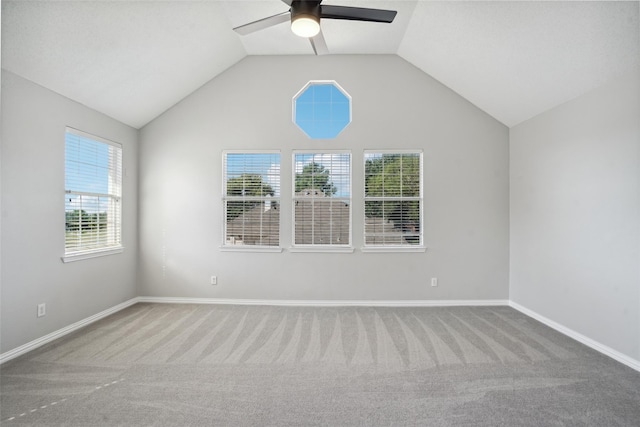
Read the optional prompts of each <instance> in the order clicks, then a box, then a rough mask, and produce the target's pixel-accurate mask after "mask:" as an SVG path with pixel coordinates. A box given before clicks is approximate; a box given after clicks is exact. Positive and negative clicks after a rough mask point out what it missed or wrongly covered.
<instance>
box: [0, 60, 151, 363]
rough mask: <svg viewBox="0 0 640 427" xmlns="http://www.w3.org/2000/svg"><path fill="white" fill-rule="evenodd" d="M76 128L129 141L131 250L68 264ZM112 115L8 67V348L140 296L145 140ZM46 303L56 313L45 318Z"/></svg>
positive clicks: (126, 201)
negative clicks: (67, 208) (68, 161)
mask: <svg viewBox="0 0 640 427" xmlns="http://www.w3.org/2000/svg"><path fill="white" fill-rule="evenodd" d="M65 126H71V127H74V128H77V129H80V130H83V131H85V132H89V133H92V134H95V135H98V136H101V137H103V138H107V139H110V140H113V141H117V142H120V143H122V145H123V150H124V151H123V161H124V167H125V169H126V175H125V176H124V184H123V185H124V188H123V191H124V193H123V244H124V246H125V251H124V252H123V253H122V254H117V255H111V256H106V257H100V258H94V259H90V260H84V261H77V262H72V263H68V264H64V263H62V261H61V259H60V257H61V256H62V255H63V254H64V146H65V143H64V139H65ZM137 134H138V132H137V131H136V130H135V129H132V128H130V127H128V126H125V125H123V124H121V123H119V122H117V121H115V120H113V119H110V118H108V117H106V116H104V115H102V114H99V113H97V112H95V111H93V110H90V109H88V108H86V107H84V106H82V105H80V104H78V103H76V102H73V101H70V100H69V99H67V98H64V97H62V96H60V95H58V94H56V93H54V92H51V91H50V90H48V89H45V88H42V87H40V86H37V85H35V84H33V83H31V82H29V81H27V80H24V79H23V78H21V77H18V76H16V75H14V74H12V73H9V72H6V71H4V70H3V71H2V168H1V171H2V180H1V183H2V226H1V227H2V232H1V234H0V235H1V239H2V241H1V244H2V268H1V274H2V277H1V280H2V283H1V285H2V286H1V292H2V319H1V320H2V322H1V323H2V329H1V337H2V343H1V346H0V351H1V352H6V351H8V350H11V349H13V348H16V347H19V346H20V345H22V344H25V343H28V342H30V341H32V340H34V339H36V338H40V337H42V336H44V335H47V334H48V333H51V332H54V331H56V330H58V329H61V328H63V327H65V326H68V325H70V324H72V323H74V322H77V321H80V320H82V319H85V318H87V317H89V316H92V315H94V314H96V313H99V312H100V311H102V310H105V309H107V308H111V307H113V306H115V305H117V304H119V303H121V302H123V301H126V300H128V299H130V298H132V297H134V296H136V286H135V280H136V273H135V271H136V258H137V225H136V224H137V207H136V204H137V162H138V160H137V155H138V153H137V137H138V135H137ZM38 303H46V305H47V315H46V316H44V317H41V318H37V317H36V307H37V304H38Z"/></svg>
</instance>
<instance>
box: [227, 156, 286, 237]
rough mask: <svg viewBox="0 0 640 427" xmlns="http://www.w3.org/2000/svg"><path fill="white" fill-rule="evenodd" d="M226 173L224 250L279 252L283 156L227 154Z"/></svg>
mask: <svg viewBox="0 0 640 427" xmlns="http://www.w3.org/2000/svg"><path fill="white" fill-rule="evenodd" d="M222 170H223V173H224V176H223V190H222V194H223V206H224V219H225V221H224V242H223V244H222V248H223V249H224V248H227V249H241V248H245V249H247V248H253V249H260V248H265V249H269V248H271V249H276V248H279V246H280V153H279V152H273V151H265V152H234V151H226V152H224V153H223V168H222Z"/></svg>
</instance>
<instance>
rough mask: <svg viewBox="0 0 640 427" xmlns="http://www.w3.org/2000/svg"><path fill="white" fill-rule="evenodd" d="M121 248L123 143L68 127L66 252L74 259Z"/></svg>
mask: <svg viewBox="0 0 640 427" xmlns="http://www.w3.org/2000/svg"><path fill="white" fill-rule="evenodd" d="M120 251H122V146H121V145H120V144H118V143H116V142H112V141H108V140H106V139H103V138H100V137H97V136H93V135H90V134H87V133H84V132H82V131H79V130H76V129H72V128H67V129H66V133H65V256H64V257H63V260H64V261H65V262H66V261H73V260H77V259H84V258H88V257H93V256H96V255H106V254H110V253H114V252H120Z"/></svg>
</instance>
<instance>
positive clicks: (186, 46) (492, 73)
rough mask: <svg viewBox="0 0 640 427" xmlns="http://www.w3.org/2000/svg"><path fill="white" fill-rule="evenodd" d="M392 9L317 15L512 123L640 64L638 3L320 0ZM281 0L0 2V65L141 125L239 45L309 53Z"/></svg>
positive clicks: (227, 63) (334, 43)
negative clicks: (261, 23) (381, 19)
mask: <svg viewBox="0 0 640 427" xmlns="http://www.w3.org/2000/svg"><path fill="white" fill-rule="evenodd" d="M323 4H332V5H333V4H335V5H345V6H357V7H375V8H383V9H394V10H397V11H398V14H397V17H396V19H395V21H394V22H393V23H392V24H380V23H364V22H354V21H337V20H329V19H325V20H323V21H322V30H323V34H324V36H325V39H326V42H327V46H328V48H329V51H330V52H331V53H330V54H332V55H340V54H397V55H399V56H400V57H402V58H404V59H405V60H406V61H408V62H410V63H412V64H413V65H415V66H416V67H418V68H420V69H421V70H423V71H424V72H425V73H427V74H429V75H431V76H432V77H434V78H436V79H437V80H439V81H440V82H442V83H443V84H445V85H446V86H448V87H450V88H451V89H453V90H454V91H455V92H457V93H459V94H460V95H461V96H463V97H465V98H466V99H468V100H469V101H470V102H472V103H473V104H475V105H476V106H478V107H479V108H481V109H483V110H484V111H486V112H487V113H488V114H490V115H492V116H493V117H495V118H496V119H498V120H499V121H501V122H502V123H504V124H505V125H507V126H513V125H515V124H517V123H519V122H521V121H523V120H526V119H529V118H531V117H533V116H535V115H537V114H539V113H541V112H543V111H546V110H548V109H549V108H552V107H554V106H556V105H559V104H561V103H563V102H566V101H568V100H570V99H572V98H575V97H576V96H579V95H581V94H583V93H585V92H587V91H589V90H591V89H594V88H596V87H598V86H600V85H602V84H604V83H606V82H607V81H610V80H612V79H615V78H616V77H618V76H620V75H622V74H624V73H626V72H630V71H633V70H636V69H638V68H639V67H640V2H639V1H637V0H635V1H622V2H611V1H602V2H598V1H585V2H581V1H568V2H563V1H536V2H523V1H487V2H484V1H482V2H481V1H437V2H436V1H422V0H418V1H394V0H386V1H382V0H325V1H324V3H323ZM288 8H289V6H287V5H286V4H284V3H283V2H282V1H281V0H259V1H244V0H230V1H218V0H200V1H188V0H175V1H151V0H148V1H126V0H116V1H86V2H85V1H64V0H47V1H27V0H18V1H2V68H4V69H6V70H8V71H11V72H13V73H15V74H18V75H20V76H22V77H24V78H26V79H28V80H31V81H33V82H35V83H37V84H40V85H42V86H45V87H47V88H49V89H51V90H53V91H55V92H58V93H60V94H61V95H64V96H66V97H68V98H71V99H73V100H75V101H78V102H80V103H82V104H84V105H86V106H88V107H91V108H93V109H95V110H98V111H101V112H103V113H105V114H107V115H109V116H111V117H113V118H115V119H117V120H119V121H121V122H123V123H126V124H129V125H131V126H133V127H135V128H140V127H142V126H144V125H145V124H146V123H148V122H149V121H151V120H153V119H154V118H155V117H157V116H158V115H160V114H161V113H162V112H164V111H165V110H167V109H168V108H170V107H171V106H172V105H174V104H176V103H177V102H178V101H180V100H181V99H182V98H184V97H185V96H187V95H189V94H190V93H191V92H193V91H194V90H196V89H197V88H198V87H200V86H202V85H203V84H204V83H206V82H207V81H209V80H210V79H212V78H214V77H215V76H216V75H218V74H220V73H221V72H223V71H225V70H226V69H228V68H229V67H231V66H233V65H234V64H235V63H236V62H238V61H240V60H241V59H242V58H244V57H245V56H247V55H313V50H312V48H311V45H310V44H309V42H308V41H307V40H306V39H302V38H300V37H298V36H295V35H294V34H292V33H291V31H290V28H289V25H288V24H286V23H284V24H280V25H278V26H275V27H271V28H268V29H265V30H263V31H260V32H258V33H253V34H250V35H246V36H241V35H238V34H237V33H236V32H234V31H233V30H232V29H233V27H236V26H238V25H241V24H245V23H247V22H250V21H253V20H257V19H260V18H264V17H266V16H270V15H274V14H277V13H281V12H285V11H287V10H288Z"/></svg>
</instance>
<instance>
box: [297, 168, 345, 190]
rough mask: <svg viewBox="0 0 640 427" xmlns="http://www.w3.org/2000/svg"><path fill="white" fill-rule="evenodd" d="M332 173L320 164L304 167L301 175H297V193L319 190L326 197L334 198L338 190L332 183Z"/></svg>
mask: <svg viewBox="0 0 640 427" xmlns="http://www.w3.org/2000/svg"><path fill="white" fill-rule="evenodd" d="M329 175H330V171H329V169H327V168H325V167H324V166H322V165H321V164H319V163H316V162H312V163H309V164H307V165H304V167H303V168H302V172H301V173H297V174H296V193H299V192H300V191H303V190H310V189H314V188H317V189H319V190H322V192H323V193H324V195H325V196H327V197H330V196H333V195H334V194H335V193H336V191H338V189H337V188H336V186H335V185H334V184H333V182H331V181H330V176H329Z"/></svg>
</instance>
